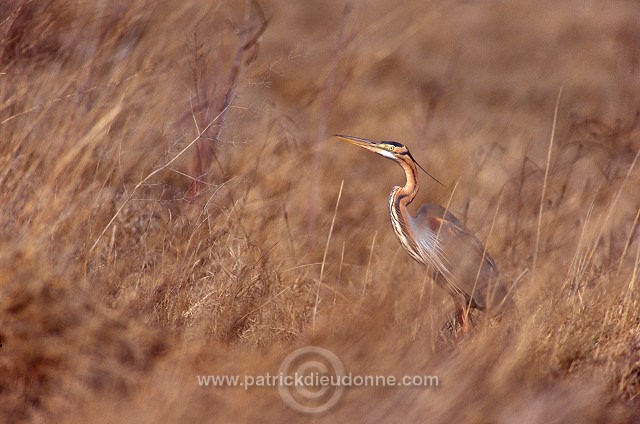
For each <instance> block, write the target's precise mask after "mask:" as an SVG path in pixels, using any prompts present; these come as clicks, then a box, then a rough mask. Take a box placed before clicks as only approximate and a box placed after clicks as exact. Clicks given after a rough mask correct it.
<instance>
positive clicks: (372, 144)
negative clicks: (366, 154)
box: [333, 134, 382, 153]
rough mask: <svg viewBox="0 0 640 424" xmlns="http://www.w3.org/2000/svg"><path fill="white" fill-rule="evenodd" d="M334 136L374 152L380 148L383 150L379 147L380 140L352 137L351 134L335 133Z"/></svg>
mask: <svg viewBox="0 0 640 424" xmlns="http://www.w3.org/2000/svg"><path fill="white" fill-rule="evenodd" d="M333 136H334V137H336V138H338V139H339V140H343V141H346V142H347V143H351V144H355V145H356V146H360V147H364V148H365V149H367V150H371V151H372V152H376V153H377V152H379V151H380V150H382V149H381V148H380V147H378V142H377V141H373V140H368V139H366V138H360V137H352V136H350V135H340V134H334V135H333Z"/></svg>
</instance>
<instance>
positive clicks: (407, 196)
mask: <svg viewBox="0 0 640 424" xmlns="http://www.w3.org/2000/svg"><path fill="white" fill-rule="evenodd" d="M337 137H338V138H340V139H342V140H345V141H348V142H350V143H352V144H355V145H357V146H360V147H363V148H365V149H367V150H371V151H373V152H375V153H378V154H380V155H382V156H384V157H386V158H389V159H392V160H393V161H394V162H396V163H398V164H399V165H400V166H401V167H402V168H403V169H404V171H405V175H406V177H407V181H406V183H405V185H404V186H402V187H394V188H393V190H392V191H391V196H390V197H389V213H390V215H391V224H392V226H393V229H394V231H395V234H396V236H397V237H398V240H399V241H400V244H401V245H402V247H403V248H404V249H405V250H406V251H407V252H408V253H409V255H410V256H411V257H412V258H413V259H415V260H416V261H417V262H419V263H421V264H423V265H425V266H427V267H429V268H430V269H431V270H432V272H433V274H432V275H433V278H434V280H435V282H436V283H437V284H438V285H439V286H441V287H443V288H444V289H445V290H446V291H447V292H448V293H449V294H450V295H451V296H452V298H453V300H454V302H455V303H456V306H457V308H458V314H457V318H458V320H459V321H460V323H461V324H462V328H463V330H465V331H466V329H467V315H468V312H467V311H468V308H476V309H480V310H484V309H491V310H498V309H499V308H500V307H501V306H502V304H503V303H504V302H505V300H506V297H507V290H506V288H505V287H504V285H503V284H502V283H501V281H500V277H499V275H498V268H497V266H496V263H495V262H494V260H493V258H492V257H491V255H489V253H488V252H487V251H486V249H485V247H484V246H483V244H482V243H481V242H480V240H478V238H477V237H476V236H474V235H473V233H472V232H471V231H470V230H469V229H467V227H465V226H464V224H462V222H460V221H459V220H458V219H457V218H456V217H455V216H454V215H453V214H452V213H450V212H449V211H447V210H446V209H445V208H444V207H442V206H440V205H438V204H425V205H423V206H422V207H421V208H420V209H419V210H418V213H417V214H416V215H415V216H413V215H411V214H410V213H409V210H408V208H407V206H409V204H410V203H411V202H412V201H413V199H414V198H415V196H416V194H417V193H418V176H417V168H416V165H417V162H416V161H415V160H414V159H413V157H412V156H411V153H409V150H408V149H407V148H406V147H405V146H403V145H402V144H400V143H396V142H390V141H382V142H375V141H371V140H366V139H362V138H357V137H350V136H341V135H337ZM418 166H419V165H418ZM425 172H426V171H425ZM436 181H437V180H436Z"/></svg>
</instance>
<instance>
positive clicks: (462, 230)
mask: <svg viewBox="0 0 640 424" xmlns="http://www.w3.org/2000/svg"><path fill="white" fill-rule="evenodd" d="M412 226H413V229H414V232H415V233H416V234H422V233H425V232H430V233H431V234H434V235H435V240H436V245H437V246H438V250H439V253H440V255H441V256H442V258H443V259H444V262H445V264H446V267H447V270H448V275H447V274H444V273H443V277H444V278H445V279H447V280H448V282H449V283H450V284H452V285H455V286H456V288H457V289H459V290H460V291H462V292H463V293H464V294H465V297H467V298H472V299H473V300H474V302H475V303H476V304H477V306H479V307H480V308H484V307H485V306H487V304H492V305H493V304H495V303H494V302H495V301H497V302H501V301H502V299H503V298H504V297H505V296H506V294H507V291H506V289H505V288H504V286H503V285H502V283H501V282H500V278H499V275H498V267H497V266H496V263H495V261H494V260H493V258H492V257H491V255H490V254H489V252H487V251H486V249H485V247H484V245H483V244H482V242H480V240H478V238H477V237H476V236H474V235H473V233H472V232H471V231H469V229H467V227H465V226H464V224H463V223H462V222H460V220H458V218H456V217H455V216H454V215H453V214H452V213H451V212H449V211H446V210H445V208H443V207H442V206H440V205H437V204H426V205H423V206H422V207H421V208H420V210H419V211H418V213H417V214H416V216H415V217H414V218H413V220H412Z"/></svg>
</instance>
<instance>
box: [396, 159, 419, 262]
mask: <svg viewBox="0 0 640 424" xmlns="http://www.w3.org/2000/svg"><path fill="white" fill-rule="evenodd" d="M400 165H401V166H402V168H403V169H404V171H405V173H406V175H407V182H406V183H405V185H404V186H403V187H394V188H393V190H392V191H391V196H390V197H389V213H390V214H391V225H392V226H393V230H394V232H395V233H396V236H397V237H398V240H399V241H400V244H401V245H402V247H404V249H405V250H406V251H407V252H408V253H409V254H410V255H411V257H412V258H413V259H415V260H416V261H418V262H422V260H421V257H420V254H419V252H420V249H419V247H418V246H417V244H416V242H415V237H411V236H410V235H411V234H413V231H412V226H411V224H410V221H411V216H410V215H409V211H408V209H407V205H409V203H411V202H412V201H413V199H414V198H415V197H416V194H417V193H418V182H417V176H416V167H415V165H413V164H408V163H404V162H401V163H400Z"/></svg>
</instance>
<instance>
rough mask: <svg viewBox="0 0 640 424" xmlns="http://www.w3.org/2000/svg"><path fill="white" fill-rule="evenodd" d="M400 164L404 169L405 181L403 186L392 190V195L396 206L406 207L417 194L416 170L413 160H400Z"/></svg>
mask: <svg viewBox="0 0 640 424" xmlns="http://www.w3.org/2000/svg"><path fill="white" fill-rule="evenodd" d="M400 166H402V169H404V173H405V175H406V177H407V182H406V183H405V184H404V186H403V187H398V189H396V190H393V193H392V197H394V202H393V203H395V204H397V205H398V206H403V207H407V206H408V205H409V204H410V203H411V202H413V199H414V198H415V197H416V194H418V170H417V169H416V166H415V164H414V163H413V162H404V161H403V162H400Z"/></svg>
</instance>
